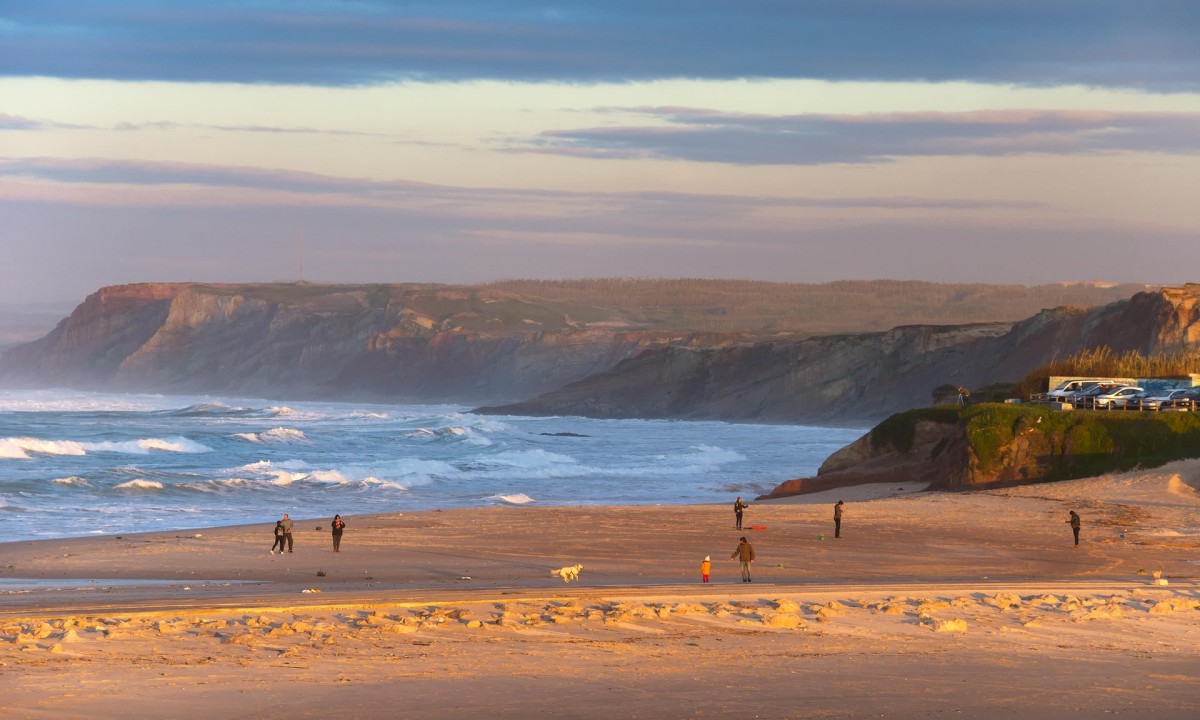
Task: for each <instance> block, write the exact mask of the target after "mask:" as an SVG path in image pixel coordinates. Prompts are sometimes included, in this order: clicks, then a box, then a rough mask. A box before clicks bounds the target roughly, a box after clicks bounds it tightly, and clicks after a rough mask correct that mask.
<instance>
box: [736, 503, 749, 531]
mask: <svg viewBox="0 0 1200 720" xmlns="http://www.w3.org/2000/svg"><path fill="white" fill-rule="evenodd" d="M748 507H750V506H749V505H747V504H746V503H744V502H742V499H741V498H740V497H739V498H738V499H737V501H736V502H734V503H733V516H734V517H735V518H736V519H737V529H738V530H741V529H742V513H743V512H745V510H746V508H748Z"/></svg>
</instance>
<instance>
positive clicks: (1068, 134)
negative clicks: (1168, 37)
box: [511, 108, 1200, 165]
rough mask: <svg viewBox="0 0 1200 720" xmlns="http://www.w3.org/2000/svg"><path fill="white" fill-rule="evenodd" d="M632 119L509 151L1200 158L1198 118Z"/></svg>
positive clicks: (853, 158) (671, 111)
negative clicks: (635, 122) (633, 122)
mask: <svg viewBox="0 0 1200 720" xmlns="http://www.w3.org/2000/svg"><path fill="white" fill-rule="evenodd" d="M628 112H635V113H641V114H644V115H647V116H649V117H652V118H653V119H654V120H655V121H657V122H655V124H654V125H647V126H642V127H622V126H605V127H596V128H585V129H577V130H558V131H549V132H545V133H542V134H540V135H539V136H538V137H536V138H534V139H532V140H530V141H528V142H526V143H525V144H523V145H522V144H520V143H518V144H515V145H514V147H512V148H511V149H512V150H515V151H530V152H544V153H553V154H562V155H568V156H572V157H585V158H620V159H630V158H654V159H674V160H692V161H699V162H715V163H734V164H741V165H821V164H829V163H877V162H888V161H890V160H892V159H895V158H901V157H913V156H933V155H942V156H987V157H995V156H1008V155H1022V154H1052V155H1090V154H1099V153H1115V152H1162V153H1177V154H1185V155H1191V154H1196V153H1200V113H1184V112H1137V113H1121V112H1095V111H1053V110H1037V111H1034V110H991V111H978V112H964V113H945V112H921V113H884V114H872V115H824V114H807V115H780V116H765V115H744V114H734V113H720V112H715V111H710V110H695V109H687V108H640V109H639V108H635V109H631V110H628ZM664 122H665V123H666V124H665V125H664V124H663V123H664Z"/></svg>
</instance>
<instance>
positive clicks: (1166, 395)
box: [1141, 388, 1190, 410]
mask: <svg viewBox="0 0 1200 720" xmlns="http://www.w3.org/2000/svg"><path fill="white" fill-rule="evenodd" d="M1189 392H1190V388H1176V389H1174V390H1159V391H1157V392H1155V393H1154V394H1153V395H1147V396H1146V397H1144V398H1142V401H1141V408H1142V409H1143V410H1161V409H1162V408H1163V407H1164V403H1168V405H1166V407H1170V406H1171V405H1170V404H1169V403H1174V402H1175V401H1176V400H1179V399H1182V398H1186V397H1187V396H1188V393H1189Z"/></svg>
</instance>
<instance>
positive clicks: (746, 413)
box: [478, 284, 1200, 425]
mask: <svg viewBox="0 0 1200 720" xmlns="http://www.w3.org/2000/svg"><path fill="white" fill-rule="evenodd" d="M1101 347H1108V348H1110V349H1111V350H1113V351H1115V352H1117V353H1123V352H1127V351H1137V352H1140V353H1142V354H1144V355H1154V354H1157V353H1175V352H1180V351H1187V350H1194V349H1196V348H1198V347H1200V284H1188V285H1186V286H1184V287H1181V288H1162V289H1160V290H1154V291H1146V292H1139V293H1137V294H1135V295H1133V297H1131V298H1129V299H1127V300H1121V301H1117V302H1113V303H1109V304H1106V305H1103V306H1099V307H1091V308H1080V307H1059V308H1054V309H1047V310H1043V311H1041V312H1038V313H1036V314H1034V315H1033V316H1031V317H1029V318H1027V319H1025V320H1022V321H1020V322H1015V323H978V324H968V325H906V326H900V327H896V328H893V329H891V330H888V331H886V332H879V333H855V334H850V333H845V334H835V335H822V336H815V337H808V338H801V339H778V340H769V341H762V342H757V343H742V344H737V345H730V346H726V347H677V346H670V345H665V346H660V347H655V348H648V349H647V350H646V351H644V352H642V353H640V354H638V355H636V356H634V357H631V358H628V359H626V360H623V361H621V362H620V363H618V364H617V365H616V366H615V367H613V368H612V369H611V370H606V371H604V372H601V373H598V374H595V375H593V376H590V377H587V378H584V379H582V380H579V381H577V382H574V383H572V384H569V385H567V386H566V387H563V388H561V389H558V390H553V391H551V392H548V393H546V394H544V395H541V396H539V397H535V398H533V399H531V400H527V401H524V402H520V403H515V404H511V405H506V406H500V407H488V408H480V409H479V410H478V411H479V412H485V413H495V414H517V415H585V416H589V417H601V418H606V417H608V418H617V417H624V418H628V417H639V418H671V419H690V420H732V421H743V422H785V423H791V422H799V423H810V424H828V425H836V424H845V425H849V424H854V423H859V422H861V423H864V424H865V423H874V422H878V421H879V420H881V419H883V418H886V417H888V416H889V415H892V414H894V413H898V412H902V411H904V410H907V409H909V408H913V407H921V406H926V405H928V404H929V402H930V399H931V391H932V390H933V389H934V388H936V387H938V386H939V385H943V384H951V385H954V386H957V385H965V386H967V387H970V388H979V387H982V386H986V385H989V384H993V383H1005V382H1015V381H1017V380H1020V379H1021V378H1023V377H1024V376H1025V375H1027V374H1028V373H1029V372H1031V371H1033V370H1034V369H1036V368H1037V367H1039V366H1041V365H1044V364H1046V363H1048V362H1050V361H1051V360H1052V359H1054V358H1055V357H1064V356H1068V355H1071V354H1073V353H1076V352H1079V351H1081V350H1089V349H1095V348H1101Z"/></svg>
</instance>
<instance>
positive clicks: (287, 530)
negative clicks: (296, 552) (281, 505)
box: [279, 513, 292, 555]
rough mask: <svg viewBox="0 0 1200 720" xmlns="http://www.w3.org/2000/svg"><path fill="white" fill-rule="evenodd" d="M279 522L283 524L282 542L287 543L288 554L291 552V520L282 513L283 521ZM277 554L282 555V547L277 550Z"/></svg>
mask: <svg viewBox="0 0 1200 720" xmlns="http://www.w3.org/2000/svg"><path fill="white" fill-rule="evenodd" d="M280 522H281V523H283V539H284V541H286V542H287V546H288V552H291V551H292V519H291V518H289V517H288V514H287V513H284V514H283V520H280ZM279 554H280V555H282V554H283V547H282V545H281V546H280V548H279Z"/></svg>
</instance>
